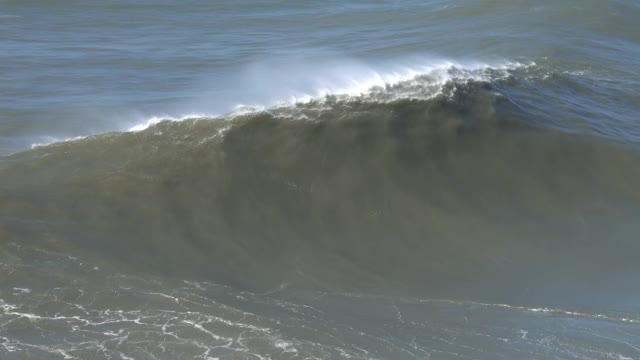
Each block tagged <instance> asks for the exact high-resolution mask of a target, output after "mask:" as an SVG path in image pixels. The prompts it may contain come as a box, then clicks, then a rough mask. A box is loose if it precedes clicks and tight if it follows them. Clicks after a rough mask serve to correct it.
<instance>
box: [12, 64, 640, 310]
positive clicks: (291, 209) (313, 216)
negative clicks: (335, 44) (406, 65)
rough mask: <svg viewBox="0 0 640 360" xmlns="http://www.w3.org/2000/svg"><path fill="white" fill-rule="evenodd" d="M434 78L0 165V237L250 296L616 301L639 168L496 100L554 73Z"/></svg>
mask: <svg viewBox="0 0 640 360" xmlns="http://www.w3.org/2000/svg"><path fill="white" fill-rule="evenodd" d="M438 74H439V75H438V76H434V75H433V73H427V74H423V75H418V76H416V77H414V78H410V79H407V80H402V81H398V82H396V83H393V84H388V85H386V86H384V87H374V88H371V89H370V90H369V91H368V92H366V93H362V94H360V95H355V96H354V95H346V94H335V95H327V96H324V97H320V98H313V99H311V100H308V101H305V102H296V103H294V104H289V105H281V106H276V107H273V108H270V109H267V110H255V109H241V110H238V111H236V112H234V113H231V114H229V115H226V116H223V117H217V118H194V119H186V120H183V121H180V122H171V121H164V122H160V123H158V124H156V125H153V126H151V127H149V128H147V129H146V130H143V131H138V132H130V133H113V134H106V135H100V136H95V137H90V138H86V139H82V140H77V141H72V142H66V143H57V144H54V145H50V146H46V147H41V148H36V149H34V150H32V151H29V152H25V153H21V154H18V155H14V156H12V157H9V158H6V159H5V160H4V161H3V163H2V168H1V170H0V171H1V172H2V193H0V195H1V197H2V202H3V204H4V206H3V207H2V209H1V210H0V211H1V212H0V219H2V221H3V227H2V229H3V232H4V233H3V234H2V235H3V237H5V238H8V239H12V241H13V242H18V243H32V244H34V245H38V246H43V247H45V248H51V249H52V250H55V249H60V248H62V249H65V251H70V252H72V253H75V252H78V253H82V254H89V255H92V256H98V257H99V258H105V259H108V261H109V262H111V261H116V262H117V263H119V264H121V265H123V266H126V267H131V268H133V269H137V270H138V271H139V270H142V271H146V272H149V273H155V274H158V273H162V274H169V275H171V276H174V277H190V278H191V277H192V278H196V279H206V280H209V281H214V282H216V283H222V284H227V285H233V286H236V287H238V288H241V289H248V290H254V291H255V290H259V289H264V288H271V287H273V286H277V285H278V284H281V283H283V282H284V283H287V284H291V286H293V287H296V288H297V287H299V288H304V289H323V290H331V291H356V290H357V291H366V292H370V293H381V294H400V293H406V294H411V295H425V294H428V295H430V296H442V297H458V298H464V299H472V300H482V301H513V302H518V303H523V302H524V303H536V302H537V301H540V302H541V303H549V304H562V303H565V302H566V301H569V300H575V299H574V297H575V296H576V294H579V293H583V294H586V293H588V292H590V291H591V290H590V288H591V287H592V286H593V284H598V286H602V288H603V289H610V290H611V291H612V292H613V291H615V292H616V294H618V293H620V292H621V293H623V295H624V296H631V295H633V293H635V290H634V287H633V286H631V285H632V283H634V281H636V280H637V278H636V277H635V276H636V275H634V274H637V272H636V270H637V261H636V254H637V253H638V250H640V249H639V248H638V244H637V242H635V241H633V239H634V238H635V235H634V234H636V233H637V231H638V230H639V229H638V224H637V222H636V221H634V219H636V218H637V216H638V215H640V212H639V210H640V209H639V207H638V204H640V192H639V191H638V188H637V186H636V184H637V183H638V180H640V169H638V167H637V166H635V164H638V160H639V159H638V154H637V152H636V151H635V150H633V149H629V148H628V147H624V146H620V145H616V144H610V143H606V142H603V141H593V140H589V139H591V138H590V137H577V136H573V135H571V134H568V133H563V132H557V131H554V130H550V129H548V128H546V127H541V126H539V125H535V124H532V122H531V118H532V113H531V112H528V111H527V110H525V109H523V107H522V106H521V105H520V104H518V103H516V102H515V101H512V99H511V94H512V93H515V92H517V91H518V88H519V87H520V86H522V83H523V82H528V83H531V82H533V83H534V84H536V86H550V85H548V84H547V83H546V82H549V81H555V80H553V79H554V77H557V76H560V75H550V76H543V77H541V78H539V79H533V78H532V77H533V76H535V69H533V72H532V69H531V66H515V67H513V68H512V69H508V68H503V69H494V68H490V67H484V68H476V69H461V68H456V67H455V66H452V67H449V68H448V69H447V70H446V71H445V72H444V75H446V76H444V75H443V73H442V72H439V73H438ZM563 81H567V80H563ZM534 111H535V109H534ZM541 259H544V261H541ZM453 284H455V285H453ZM621 284H622V285H621ZM624 284H626V285H624ZM608 291H609V290H607V291H604V290H603V291H602V293H606V292H608ZM603 296H604V298H603V299H600V298H597V297H594V296H593V295H591V296H590V297H589V298H588V299H583V300H580V301H579V303H581V304H582V303H583V304H589V303H590V304H591V305H593V304H597V303H599V302H601V301H607V300H606V299H605V298H607V296H606V295H603ZM624 296H623V298H624Z"/></svg>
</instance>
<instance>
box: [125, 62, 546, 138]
mask: <svg viewBox="0 0 640 360" xmlns="http://www.w3.org/2000/svg"><path fill="white" fill-rule="evenodd" d="M533 66H536V63H535V62H529V63H520V62H511V61H505V62H501V63H496V64H488V63H481V62H475V63H463V62H456V61H442V62H438V63H435V64H432V65H411V66H392V67H391V69H390V70H386V71H383V70H376V69H374V68H370V67H364V68H357V69H356V70H354V71H353V72H354V73H355V74H354V73H350V72H349V71H345V72H342V71H338V70H336V69H330V70H327V71H326V73H322V72H321V73H320V74H319V75H316V76H314V77H310V78H307V77H306V76H303V77H302V79H299V80H297V81H296V83H297V84H299V86H298V87H300V88H301V89H296V88H295V87H289V88H287V89H284V90H281V91H279V92H281V93H282V94H281V95H279V96H278V98H277V99H275V100H272V101H269V102H260V101H257V102H251V101H248V102H245V103H237V104H236V105H234V106H233V107H232V108H231V110H230V111H227V112H226V113H224V115H214V114H210V113H203V112H195V113H188V114H184V115H180V116H158V115H155V116H152V117H149V118H147V119H145V120H144V121H143V122H140V123H138V124H135V125H133V126H131V127H129V128H128V130H127V131H130V132H137V131H142V130H145V129H148V128H149V127H151V126H153V125H156V124H158V123H160V122H163V121H172V122H177V121H184V120H188V119H198V118H207V119H212V118H227V119H233V118H235V117H237V116H242V115H247V114H252V113H259V112H263V111H267V112H269V111H278V110H285V109H289V110H290V109H293V108H295V107H296V106H300V105H309V104H318V105H322V106H324V105H326V104H327V102H328V101H327V100H331V101H335V100H338V101H347V102H348V101H365V102H376V103H385V102H392V101H398V100H429V99H432V98H434V97H436V96H438V95H441V94H443V91H444V90H445V87H446V85H447V84H451V83H456V84H466V83H468V82H470V81H475V82H492V81H499V80H504V79H505V78H508V77H509V76H511V75H512V71H514V70H517V69H527V68H530V67H533ZM305 78H306V79H305ZM308 86H311V87H312V89H306V90H305V89H303V88H305V87H308ZM267 87H268V86H267ZM277 92H278V91H277ZM282 115H284V114H282Z"/></svg>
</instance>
